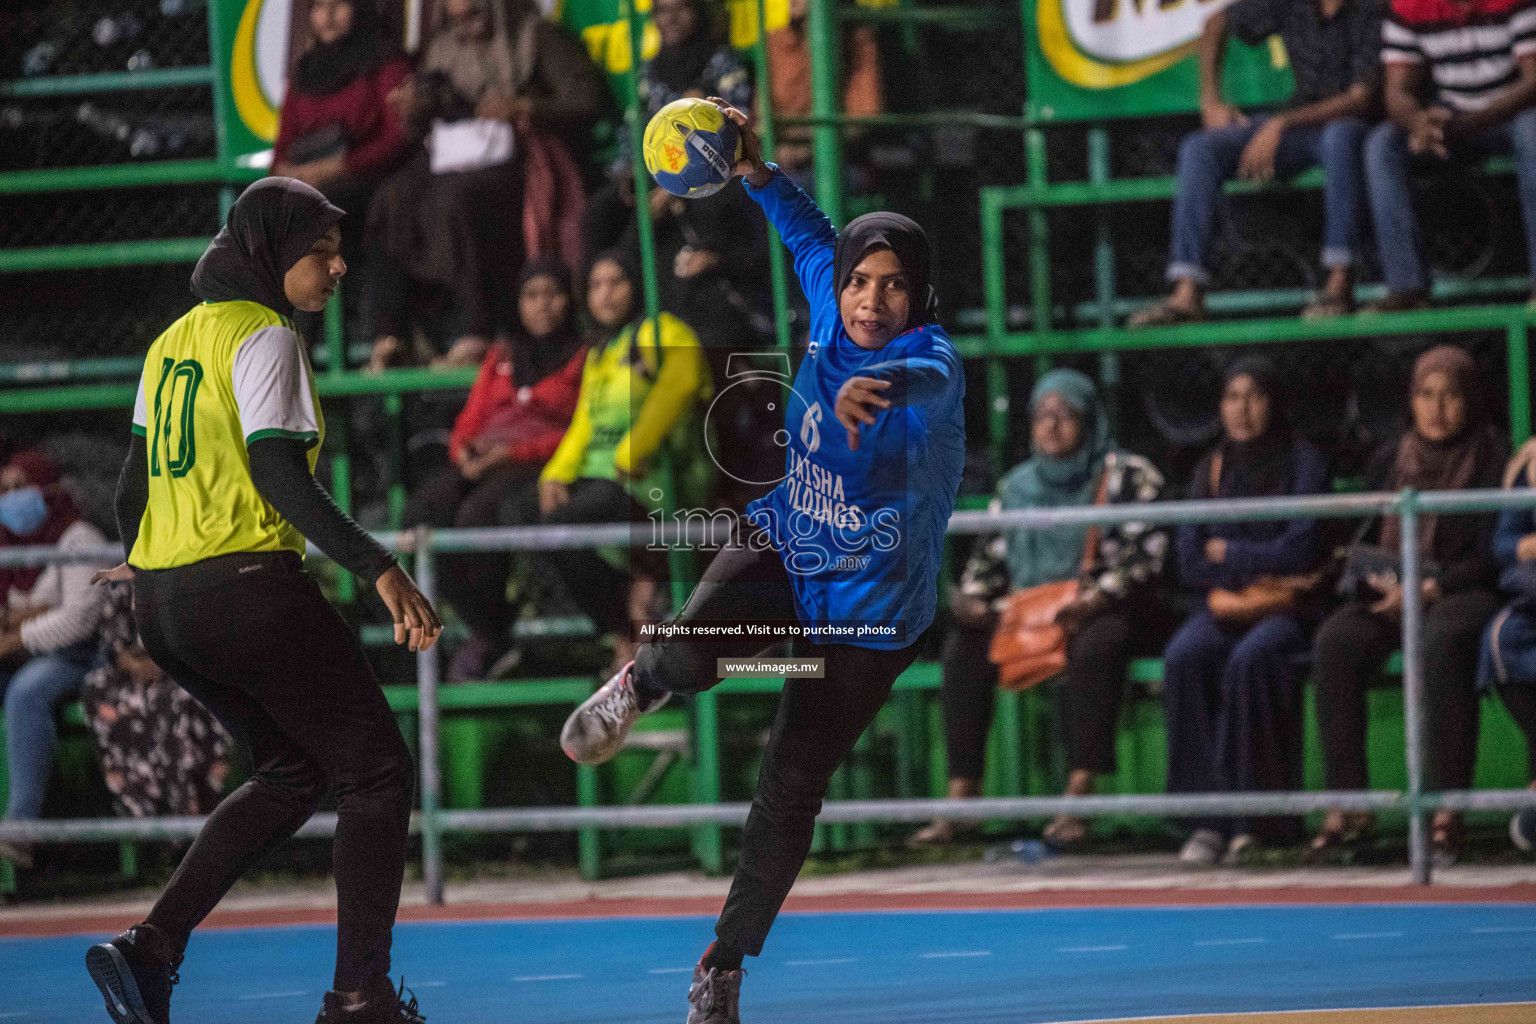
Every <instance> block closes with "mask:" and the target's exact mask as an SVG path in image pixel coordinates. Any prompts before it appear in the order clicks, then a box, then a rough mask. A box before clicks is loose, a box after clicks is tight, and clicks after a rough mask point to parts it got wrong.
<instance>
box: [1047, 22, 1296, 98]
mask: <svg viewBox="0 0 1536 1024" xmlns="http://www.w3.org/2000/svg"><path fill="white" fill-rule="evenodd" d="M1227 2H1228V0H1022V3H1023V10H1024V25H1025V35H1026V37H1027V40H1028V43H1027V48H1026V55H1025V67H1026V71H1027V79H1028V94H1029V101H1028V113H1029V116H1030V117H1032V118H1033V119H1035V120H1037V121H1086V120H1109V119H1112V118H1119V117H1149V116H1153V115H1157V114H1177V113H1186V112H1188V111H1192V110H1195V109H1196V108H1197V107H1198V105H1199V103H1198V101H1199V84H1200V73H1199V68H1198V67H1197V65H1196V62H1195V57H1194V54H1195V47H1196V44H1197V43H1198V41H1199V38H1200V32H1201V30H1202V29H1203V28H1204V26H1205V20H1206V18H1208V17H1210V16H1211V15H1212V14H1214V13H1215V12H1216V11H1219V10H1221V8H1222V7H1224V6H1226V4H1227ZM1223 86H1224V91H1225V92H1226V95H1227V98H1228V99H1229V100H1231V101H1232V102H1234V103H1238V104H1241V105H1245V106H1246V105H1252V104H1264V103H1275V102H1278V101H1280V100H1282V99H1284V98H1285V97H1286V96H1287V95H1289V94H1290V91H1291V75H1290V67H1289V64H1288V62H1287V61H1286V56H1285V48H1284V47H1283V46H1282V45H1280V40H1279V39H1278V38H1275V39H1271V40H1269V41H1268V43H1267V44H1266V45H1262V46H1244V45H1243V44H1241V43H1239V42H1237V41H1236V40H1233V41H1232V42H1231V44H1230V45H1229V47H1228V49H1227V63H1226V68H1225V72H1224V81H1223Z"/></svg>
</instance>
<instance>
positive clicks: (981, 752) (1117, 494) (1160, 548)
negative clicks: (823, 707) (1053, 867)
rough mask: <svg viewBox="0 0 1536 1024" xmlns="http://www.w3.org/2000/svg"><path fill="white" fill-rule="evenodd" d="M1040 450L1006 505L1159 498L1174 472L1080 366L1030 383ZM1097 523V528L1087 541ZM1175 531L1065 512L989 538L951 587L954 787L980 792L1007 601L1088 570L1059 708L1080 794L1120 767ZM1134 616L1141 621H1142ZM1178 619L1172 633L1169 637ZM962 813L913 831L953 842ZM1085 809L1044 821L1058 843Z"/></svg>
mask: <svg viewBox="0 0 1536 1024" xmlns="http://www.w3.org/2000/svg"><path fill="white" fill-rule="evenodd" d="M1030 412H1031V417H1032V419H1033V427H1032V428H1031V439H1032V448H1033V451H1034V454H1032V455H1031V456H1030V457H1029V459H1028V460H1026V461H1025V462H1024V463H1022V464H1021V465H1018V466H1016V467H1014V469H1013V470H1012V471H1011V472H1009V473H1008V475H1007V476H1005V477H1003V479H1002V482H1001V483H999V484H998V487H997V498H996V499H995V500H994V502H993V505H994V507H995V508H999V509H1021V508H1061V507H1069V506H1073V505H1087V504H1092V503H1094V502H1095V501H1097V502H1099V503H1102V504H1106V505H1117V504H1122V503H1125V502H1135V501H1155V500H1157V498H1158V496H1159V495H1160V494H1161V493H1162V489H1163V477H1162V474H1160V473H1158V471H1157V470H1156V469H1155V468H1154V467H1153V466H1152V464H1151V463H1150V462H1148V461H1147V460H1146V459H1144V458H1142V457H1141V456H1139V455H1132V454H1130V453H1129V452H1123V451H1117V450H1116V449H1115V446H1114V441H1113V440H1112V439H1111V438H1110V436H1109V417H1108V414H1107V413H1106V411H1105V409H1104V405H1103V403H1102V402H1101V401H1100V400H1099V392H1098V388H1097V387H1095V386H1094V383H1093V381H1091V380H1089V379H1088V377H1087V376H1085V375H1084V374H1082V373H1080V372H1078V371H1077V370H1067V369H1057V370H1052V371H1050V372H1049V373H1047V374H1046V375H1045V376H1043V377H1041V378H1040V380H1039V382H1038V383H1037V384H1036V385H1035V388H1034V392H1033V393H1032V394H1031V395H1030ZM1090 537H1091V538H1094V539H1096V540H1097V543H1096V545H1095V546H1094V547H1093V548H1092V550H1091V552H1088V551H1086V550H1085V548H1086V547H1087V545H1088V544H1089V543H1090ZM1167 550H1168V535H1167V533H1166V532H1164V531H1163V530H1160V529H1156V528H1149V527H1148V526H1146V525H1145V524H1140V523H1127V524H1123V525H1120V526H1114V527H1110V528H1107V529H1094V530H1091V531H1090V530H1089V528H1088V527H1083V526H1060V527H1055V528H1052V529H1048V530H1035V529H1030V530H1014V531H1011V532H1009V533H1007V534H1001V535H998V536H996V537H990V538H986V539H984V540H982V541H980V542H979V543H978V544H977V547H976V549H975V550H974V552H973V553H972V555H971V558H970V561H969V562H968V563H967V565H966V568H965V572H964V574H963V575H962V576H961V580H960V586H959V588H958V589H957V590H956V591H955V592H954V594H953V595H952V597H951V600H950V608H951V610H952V611H953V612H954V615H955V625H954V627H953V628H952V629H951V630H950V632H949V635H948V637H947V638H946V640H945V644H944V654H943V670H944V676H943V697H944V725H945V740H946V743H945V748H946V750H947V752H948V764H949V795H950V797H951V799H958V798H966V797H975V796H980V795H981V781H982V768H983V765H984V763H985V753H986V745H987V732H988V730H989V729H990V728H991V726H992V706H993V697H994V692H995V690H996V689H997V682H998V670H997V666H996V665H994V664H992V663H991V662H990V661H989V660H988V649H989V647H990V642H991V637H992V633H993V631H994V630H995V629H996V626H997V620H998V610H999V605H1000V603H1001V602H1002V600H1003V599H1004V598H1006V597H1007V595H1008V593H1009V592H1010V590H1020V589H1023V588H1026V587H1034V586H1038V585H1040V584H1043V583H1056V582H1060V581H1062V580H1069V579H1072V578H1074V577H1076V578H1077V579H1078V580H1079V583H1080V588H1079V591H1078V598H1077V601H1076V603H1075V604H1073V605H1070V606H1068V608H1067V609H1066V610H1065V611H1064V612H1062V613H1061V616H1060V617H1059V618H1058V621H1059V622H1061V623H1062V624H1063V625H1064V626H1069V630H1068V632H1069V634H1070V640H1069V642H1068V644H1067V667H1066V671H1065V673H1064V674H1063V684H1064V685H1063V687H1062V690H1061V716H1062V724H1063V727H1064V732H1065V733H1066V737H1067V747H1068V766H1069V767H1070V769H1071V772H1072V774H1071V778H1070V780H1069V781H1068V783H1067V795H1068V796H1084V795H1087V794H1090V793H1092V792H1093V790H1094V779H1095V776H1096V775H1099V774H1104V773H1110V772H1113V771H1114V770H1115V734H1116V731H1117V729H1118V727H1119V722H1120V701H1121V697H1122V694H1123V692H1124V689H1125V673H1126V665H1127V664H1128V662H1129V659H1130V654H1131V651H1132V648H1133V646H1134V645H1135V644H1136V643H1138V642H1141V643H1143V644H1144V643H1147V642H1148V641H1149V640H1150V641H1151V642H1153V643H1156V642H1157V639H1156V629H1155V626H1154V625H1153V624H1154V623H1156V622H1157V621H1158V619H1159V618H1160V616H1159V615H1158V614H1157V612H1156V609H1154V608H1152V607H1150V605H1151V604H1153V603H1155V602H1153V601H1152V600H1150V598H1151V597H1152V595H1151V593H1150V591H1151V587H1152V585H1153V584H1154V583H1156V581H1157V580H1158V577H1159V576H1160V575H1161V574H1162V569H1163V559H1164V557H1165V556H1166V554H1167ZM1133 621H1134V622H1135V628H1134V629H1133V628H1132V622H1133ZM1166 635H1167V634H1166V633H1164V634H1163V636H1165V637H1166ZM957 825H958V823H957V822H954V821H950V820H948V819H942V818H941V819H939V820H937V821H934V822H933V823H932V824H930V825H928V826H927V827H925V828H923V829H922V830H920V831H919V832H917V833H916V834H914V835H913V836H912V838H911V840H910V843H911V845H914V846H929V845H938V844H943V843H948V842H950V841H951V840H952V839H954V837H955V834H956V831H957ZM1087 833H1088V826H1087V823H1086V822H1085V821H1084V820H1083V819H1081V818H1078V817H1074V816H1070V815H1062V816H1060V817H1058V818H1057V819H1056V820H1055V821H1053V822H1051V824H1050V825H1049V826H1048V827H1047V828H1046V830H1045V836H1046V839H1047V840H1048V841H1050V842H1051V843H1052V845H1054V846H1057V847H1059V848H1070V847H1073V846H1076V845H1078V844H1080V843H1081V842H1082V841H1083V839H1084V838H1086V836H1087Z"/></svg>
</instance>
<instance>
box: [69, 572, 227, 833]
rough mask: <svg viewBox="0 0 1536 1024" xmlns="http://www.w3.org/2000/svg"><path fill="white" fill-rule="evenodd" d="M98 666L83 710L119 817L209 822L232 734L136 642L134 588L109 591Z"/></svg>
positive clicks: (223, 776)
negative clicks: (185, 817)
mask: <svg viewBox="0 0 1536 1024" xmlns="http://www.w3.org/2000/svg"><path fill="white" fill-rule="evenodd" d="M107 589H108V590H109V592H110V597H109V598H108V600H107V602H106V605H105V607H104V609H103V614H102V622H101V642H100V654H99V656H98V658H97V666H96V667H95V668H93V669H91V671H90V672H89V673H87V674H86V677H85V685H84V686H83V687H82V688H81V691H80V704H81V706H82V707H83V709H84V711H85V720H86V724H87V725H88V726H89V727H90V730H91V736H92V738H93V739H95V741H96V749H97V750H98V751H100V753H101V768H102V774H103V776H104V777H105V779H106V783H107V789H108V790H110V791H111V793H112V798H113V803H114V804H115V805H116V807H117V811H118V813H119V814H121V815H123V816H125V817H130V818H150V817H155V816H157V815H165V814H208V813H211V812H212V811H213V809H214V807H216V806H217V805H218V803H219V800H220V799H221V798H222V797H223V795H224V783H225V780H226V779H227V778H228V777H229V748H230V742H229V734H228V733H226V732H225V731H224V727H223V726H221V725H219V723H218V720H217V719H216V718H214V717H213V715H212V714H210V713H209V711H208V709H207V708H205V707H203V705H202V704H200V703H199V702H198V700H197V698H195V697H193V696H192V695H191V694H190V693H188V692H187V691H186V690H184V689H182V688H181V686H179V685H178V684H177V683H176V681H175V680H174V679H172V678H171V677H170V676H168V675H166V674H165V670H163V669H162V668H161V667H160V666H159V665H156V664H155V662H154V660H153V659H152V658H150V656H149V652H148V651H146V650H144V645H143V644H141V643H140V642H139V631H138V629H137V628H135V626H134V624H133V588H132V586H131V585H130V584H127V583H112V584H108V585H107Z"/></svg>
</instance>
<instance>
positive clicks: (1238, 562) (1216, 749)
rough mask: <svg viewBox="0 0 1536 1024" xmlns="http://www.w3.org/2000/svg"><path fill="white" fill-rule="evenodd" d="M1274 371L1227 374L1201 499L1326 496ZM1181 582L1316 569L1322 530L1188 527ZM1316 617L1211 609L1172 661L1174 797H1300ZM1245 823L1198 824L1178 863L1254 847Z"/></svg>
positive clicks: (1250, 362)
mask: <svg viewBox="0 0 1536 1024" xmlns="http://www.w3.org/2000/svg"><path fill="white" fill-rule="evenodd" d="M1288 413H1289V409H1288V408H1287V404H1286V398H1285V394H1284V391H1283V389H1282V386H1281V383H1280V380H1279V376H1278V374H1277V373H1276V371H1275V367H1274V364H1273V363H1271V362H1270V361H1269V360H1268V359H1266V358H1264V357H1262V356H1250V357H1246V358H1243V359H1239V360H1238V361H1237V362H1235V363H1233V365H1232V366H1231V368H1230V369H1228V371H1227V373H1226V376H1225V382H1224V384H1223V388H1222V395H1221V423H1222V428H1223V431H1224V434H1225V436H1224V437H1223V438H1222V440H1221V443H1220V444H1219V445H1218V446H1217V447H1216V449H1215V450H1214V451H1212V452H1211V453H1210V454H1208V455H1207V456H1206V457H1205V458H1204V459H1202V460H1201V462H1200V463H1199V465H1198V466H1196V468H1195V476H1194V483H1193V486H1192V487H1191V488H1190V492H1191V496H1192V497H1194V498H1263V497H1277V496H1282V495H1301V494H1321V493H1323V492H1324V491H1325V490H1326V489H1327V486H1328V472H1327V466H1326V464H1325V463H1324V460H1323V457H1322V455H1321V454H1320V453H1319V452H1318V450H1317V449H1316V448H1314V447H1312V445H1310V444H1308V443H1307V442H1306V441H1303V440H1301V439H1299V438H1298V437H1296V436H1295V435H1294V434H1293V433H1292V431H1291V426H1290V417H1289V415H1288ZM1175 549H1176V552H1177V556H1178V564H1179V573H1180V576H1181V577H1182V579H1183V581H1184V582H1185V584H1186V585H1188V586H1190V587H1191V588H1193V589H1195V590H1196V591H1198V592H1199V593H1200V594H1201V596H1202V597H1208V595H1209V593H1210V592H1211V591H1213V590H1225V591H1238V592H1240V591H1242V590H1244V589H1245V588H1246V587H1248V586H1249V585H1250V584H1252V583H1253V582H1254V581H1255V580H1257V579H1259V578H1260V577H1265V576H1272V577H1273V576H1294V575H1299V574H1301V573H1305V572H1306V571H1307V570H1309V569H1311V568H1312V566H1313V564H1314V562H1315V561H1316V559H1317V555H1318V531H1317V526H1316V523H1315V522H1314V521H1313V520H1311V519H1288V520H1270V521H1265V522H1234V523H1199V524H1194V523H1191V524H1187V525H1181V526H1180V527H1179V528H1178V531H1177V533H1176V535H1175ZM1308 621H1309V620H1308V616H1307V614H1306V612H1305V611H1304V610H1303V609H1301V608H1299V607H1293V608H1288V609H1284V610H1279V611H1274V612H1271V613H1269V614H1266V615H1263V617H1261V618H1259V619H1258V620H1257V621H1254V622H1238V621H1232V620H1230V619H1228V620H1220V619H1217V618H1216V616H1215V615H1213V614H1212V612H1211V610H1210V608H1209V606H1208V605H1207V606H1203V607H1201V608H1200V610H1198V611H1196V612H1195V613H1194V614H1193V615H1191V616H1190V617H1189V618H1188V619H1187V620H1185V622H1184V625H1183V626H1181V627H1180V628H1179V631H1178V632H1177V633H1176V634H1175V635H1174V637H1173V640H1172V641H1170V642H1169V644H1168V649H1167V651H1166V652H1165V653H1164V655H1163V703H1164V708H1165V712H1166V716H1167V720H1168V791H1169V792H1171V793H1217V792H1229V793H1235V792H1245V791H1249V790H1266V789H1296V788H1298V786H1299V784H1300V781H1301V779H1300V768H1301V683H1302V677H1303V675H1304V672H1303V660H1304V658H1305V656H1306V655H1307V653H1308V649H1309V643H1308ZM1253 841H1254V838H1253V835H1252V834H1251V833H1250V832H1249V829H1248V823H1246V822H1244V821H1241V820H1237V819H1225V820H1215V821H1209V822H1200V823H1199V824H1198V827H1197V828H1196V830H1195V832H1194V834H1193V835H1192V836H1191V837H1190V839H1189V841H1188V842H1187V843H1186V844H1185V845H1184V849H1183V851H1182V852H1181V853H1180V857H1181V859H1183V860H1185V861H1186V862H1190V863H1198V864H1213V863H1215V862H1216V861H1217V860H1219V859H1220V858H1221V857H1222V855H1223V854H1226V855H1227V856H1228V857H1229V858H1230V859H1236V858H1237V856H1238V855H1239V854H1240V853H1241V852H1242V851H1243V850H1244V849H1246V848H1247V847H1249V846H1250V845H1252V843H1253Z"/></svg>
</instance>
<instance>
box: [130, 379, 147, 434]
mask: <svg viewBox="0 0 1536 1024" xmlns="http://www.w3.org/2000/svg"><path fill="white" fill-rule="evenodd" d="M133 426H134V428H135V429H134V431H133V432H134V433H135V434H138V435H139V436H140V437H144V436H146V435H147V434H148V433H149V405H148V404H147V403H146V402H145V401H144V374H142V373H140V374H139V393H138V395H136V396H135V397H134V399H133Z"/></svg>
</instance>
